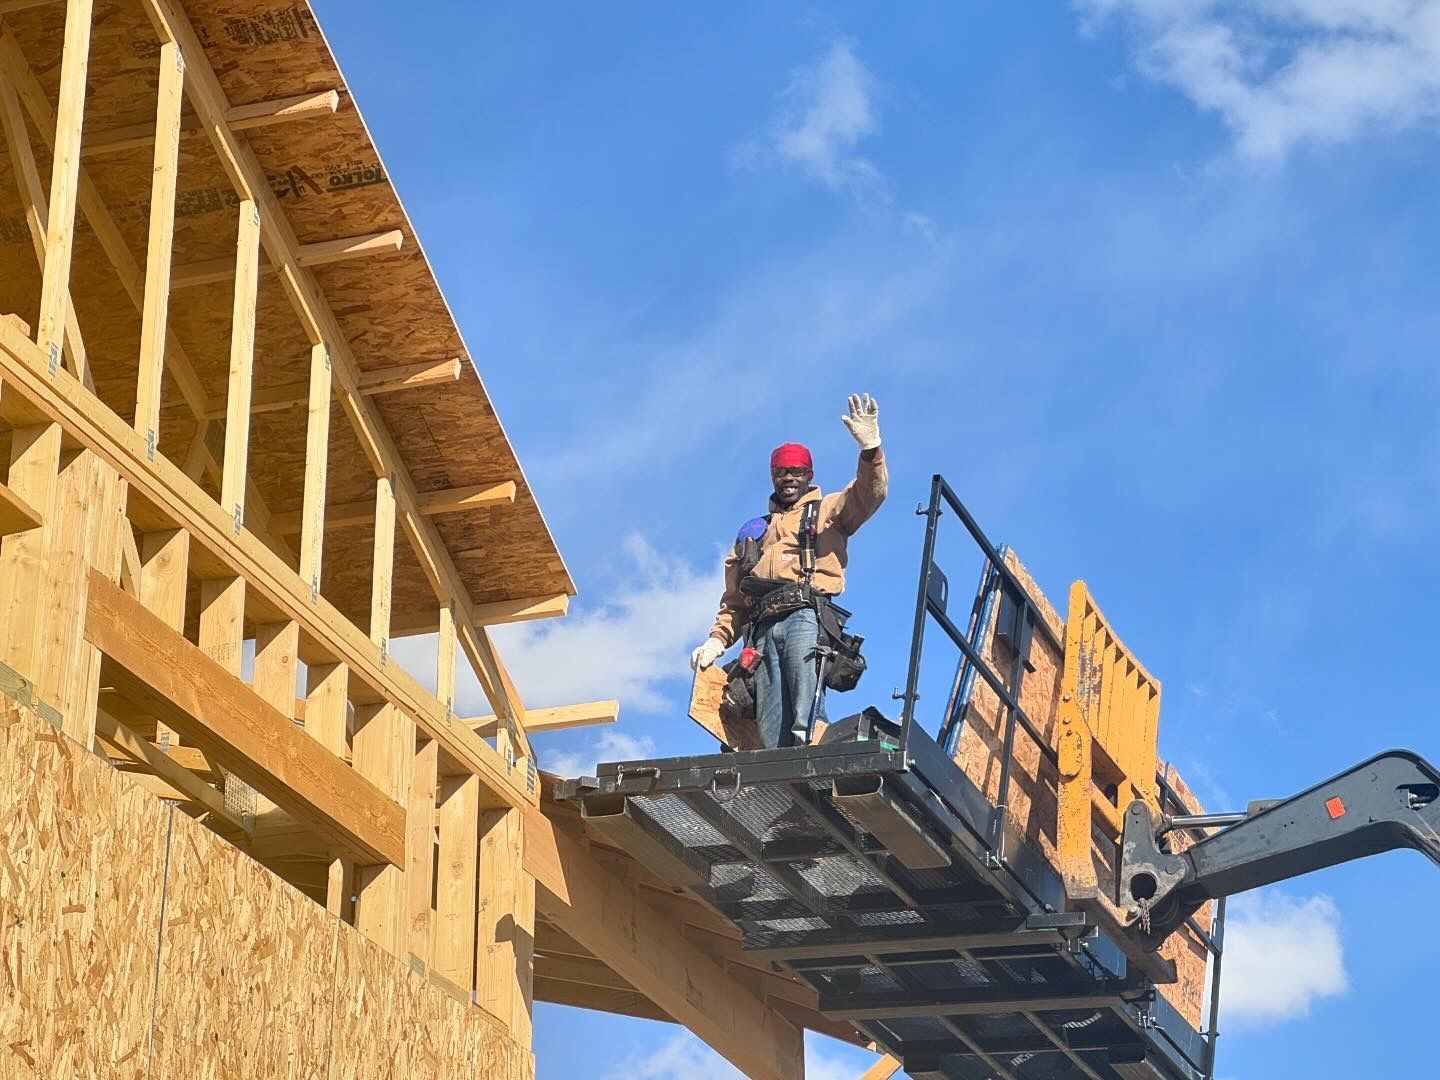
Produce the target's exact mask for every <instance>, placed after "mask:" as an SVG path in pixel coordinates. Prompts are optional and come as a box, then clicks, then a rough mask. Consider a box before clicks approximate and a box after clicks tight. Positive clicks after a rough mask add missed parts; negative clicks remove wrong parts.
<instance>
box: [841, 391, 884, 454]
mask: <svg viewBox="0 0 1440 1080" xmlns="http://www.w3.org/2000/svg"><path fill="white" fill-rule="evenodd" d="M840 422H841V423H842V424H844V425H845V426H846V427H847V428H849V429H850V434H851V435H853V436H855V441H856V442H857V443H859V444H860V449H861V450H874V449H875V448H876V447H878V446H879V445H880V406H879V405H877V404H876V402H875V399H874V398H872V397H871V396H870V395H869V394H851V395H850V414H849V415H848V416H842V417H841V418H840Z"/></svg>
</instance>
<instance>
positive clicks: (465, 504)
mask: <svg viewBox="0 0 1440 1080" xmlns="http://www.w3.org/2000/svg"><path fill="white" fill-rule="evenodd" d="M514 501H515V481H513V480H507V481H505V483H503V484H477V485H474V486H472V487H463V488H446V489H444V490H441V491H430V492H426V493H425V494H424V495H421V496H420V503H419V510H420V513H422V514H425V515H426V516H432V515H435V514H458V513H463V512H465V511H467V510H480V509H484V508H486V507H491V506H508V505H510V504H511V503H513V502H514ZM374 520H375V504H374V503H373V502H353V503H335V504H334V505H333V506H327V507H326V508H325V527H326V528H327V529H342V528H349V527H351V526H354V525H369V524H370V523H371V522H372V521H374ZM304 524H305V522H304V512H303V511H301V512H299V513H288V514H286V513H281V514H276V515H274V516H273V517H272V518H271V519H270V527H271V528H272V529H273V530H275V532H276V533H277V534H278V535H280V536H294V535H295V534H296V533H298V532H301V531H302V530H303V527H304Z"/></svg>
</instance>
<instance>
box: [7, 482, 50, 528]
mask: <svg viewBox="0 0 1440 1080" xmlns="http://www.w3.org/2000/svg"><path fill="white" fill-rule="evenodd" d="M40 524H41V522H40V512H39V511H38V510H36V509H35V508H34V507H33V506H31V505H30V504H29V503H28V502H26V501H25V500H24V499H22V498H21V497H20V496H19V495H18V494H16V493H15V491H14V490H12V489H11V488H10V486H9V485H8V484H0V536H13V535H14V534H15V533H22V532H29V531H30V530H31V529H38V528H39V527H40Z"/></svg>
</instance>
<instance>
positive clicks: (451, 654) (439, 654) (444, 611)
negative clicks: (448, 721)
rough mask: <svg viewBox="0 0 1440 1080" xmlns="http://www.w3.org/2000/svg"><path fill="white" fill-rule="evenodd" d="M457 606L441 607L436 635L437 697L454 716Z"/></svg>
mask: <svg viewBox="0 0 1440 1080" xmlns="http://www.w3.org/2000/svg"><path fill="white" fill-rule="evenodd" d="M458 650H459V646H458V645H457V643H456V641H455V605H454V604H441V605H440V628H439V631H438V632H437V633H436V635H435V696H436V697H437V698H439V699H440V703H441V704H442V705H444V706H445V708H446V710H447V711H449V712H450V713H451V714H452V715H453V714H454V712H455V661H456V658H457V657H456V654H457V652H458Z"/></svg>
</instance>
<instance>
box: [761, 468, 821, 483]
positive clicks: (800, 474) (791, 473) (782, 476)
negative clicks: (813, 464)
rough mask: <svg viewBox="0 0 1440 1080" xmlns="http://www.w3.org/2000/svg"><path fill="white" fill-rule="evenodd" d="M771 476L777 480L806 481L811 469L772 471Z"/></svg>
mask: <svg viewBox="0 0 1440 1080" xmlns="http://www.w3.org/2000/svg"><path fill="white" fill-rule="evenodd" d="M770 475H771V476H772V477H774V478H775V479H776V480H804V479H806V478H808V477H809V476H810V475H811V473H810V470H809V469H806V468H804V467H803V466H798V467H794V468H789V469H771V470H770Z"/></svg>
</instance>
